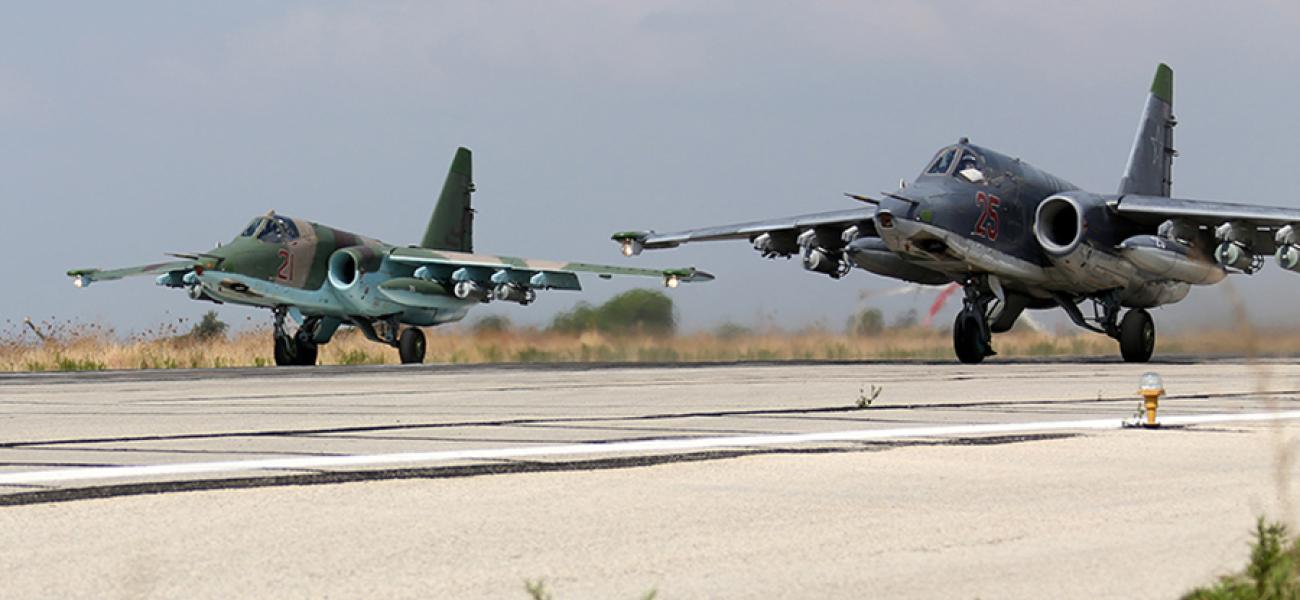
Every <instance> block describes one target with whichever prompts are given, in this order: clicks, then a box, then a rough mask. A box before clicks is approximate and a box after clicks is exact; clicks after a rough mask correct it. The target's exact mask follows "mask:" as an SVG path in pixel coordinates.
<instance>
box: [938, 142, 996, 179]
mask: <svg viewBox="0 0 1300 600" xmlns="http://www.w3.org/2000/svg"><path fill="white" fill-rule="evenodd" d="M968 143H969V142H968V140H967V139H966V138H962V139H961V140H960V141H959V142H958V143H957V145H956V146H949V147H947V148H944V149H943V150H940V151H939V153H938V154H937V155H936V156H935V157H934V160H932V161H931V162H930V167H929V168H927V169H926V170H925V174H926V175H951V176H953V177H957V178H959V179H965V180H966V181H969V182H971V183H982V182H984V181H985V180H986V179H987V177H986V176H985V174H984V169H985V166H984V165H985V161H984V157H982V156H980V154H979V153H978V152H976V151H975V150H974V149H972V148H971V147H970V146H967V144H968Z"/></svg>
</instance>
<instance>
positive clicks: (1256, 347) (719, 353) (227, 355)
mask: <svg viewBox="0 0 1300 600" xmlns="http://www.w3.org/2000/svg"><path fill="white" fill-rule="evenodd" d="M39 327H41V326H38V328H39ZM44 327H45V331H46V333H44V334H43V335H45V337H46V340H45V341H40V340H38V339H37V338H36V337H35V336H34V335H32V334H31V333H30V332H28V331H25V330H13V331H11V332H10V333H9V334H8V335H5V336H3V337H0V371H60V370H62V371H68V370H99V369H160V368H222V367H249V366H270V365H272V364H274V361H273V359H272V356H271V339H270V338H271V336H270V332H269V331H266V330H261V331H250V332H242V333H237V334H234V335H231V336H229V337H226V336H220V337H216V338H212V339H208V340H200V339H197V338H194V337H192V336H188V335H182V334H180V333H179V331H178V328H177V327H167V326H164V327H159V328H157V329H155V330H152V331H148V332H144V333H142V334H138V335H135V336H131V337H128V338H126V339H122V338H121V337H119V336H117V335H116V334H114V333H113V332H112V331H111V330H103V329H96V328H94V327H93V326H85V327H83V326H77V325H76V324H74V323H64V324H61V325H55V326H51V325H49V324H45V326H44ZM73 331H75V332H78V333H77V334H75V335H70V334H67V333H66V332H73ZM428 342H429V343H428V353H427V356H426V358H425V362H430V363H500V362H712V361H737V360H825V359H830V360H857V359H879V358H922V359H940V360H948V359H951V358H952V349H951V337H950V334H949V333H948V332H947V331H943V330H937V329H928V328H921V327H916V328H907V329H893V330H886V331H884V332H882V333H880V334H878V335H874V336H868V337H862V336H849V335H845V334H839V333H831V332H825V331H810V332H797V333H795V332H775V333H758V334H755V333H742V334H739V335H718V334H711V333H695V334H686V335H678V336H669V337H645V336H624V337H613V336H605V335H601V334H598V333H594V332H592V333H586V334H583V335H579V336H572V335H563V334H556V333H549V332H545V331H539V330H533V329H517V330H512V331H508V332H481V333H472V332H469V331H466V330H463V329H459V330H437V329H434V330H431V331H429V336H428ZM995 343H996V348H997V349H998V352H999V354H1000V355H1001V356H1003V357H1026V356H1090V355H1102V356H1113V355H1117V354H1118V351H1117V348H1116V345H1115V342H1114V341H1112V340H1110V339H1107V338H1105V337H1104V336H1100V335H1096V334H1090V333H1086V332H1078V333H1074V332H1071V333H1068V334H1049V333H1040V332H1034V331H1014V332H1011V333H1008V334H1003V335H999V336H998V337H997V338H996V340H995ZM1157 351H1158V352H1159V353H1161V354H1164V355H1169V354H1183V353H1210V354H1246V353H1258V354H1265V355H1296V354H1300V331H1289V332H1286V333H1275V334H1274V335H1270V336H1267V337H1256V338H1254V339H1251V338H1250V336H1245V335H1240V334H1239V333H1238V334H1232V333H1228V332H1222V331H1210V332H1199V333H1191V334H1181V335H1166V336H1164V337H1162V339H1161V340H1160V343H1159V346H1158V348H1157ZM396 362H397V352H396V350H394V349H392V348H388V347H385V346H381V345H379V344H375V343H373V342H370V341H368V340H366V339H364V338H363V337H362V336H360V335H359V334H357V333H356V332H355V331H343V332H340V333H339V334H338V335H337V336H336V337H335V339H334V341H332V342H331V343H329V344H327V345H325V346H322V347H321V352H320V363H321V364H327V365H337V364H392V363H396Z"/></svg>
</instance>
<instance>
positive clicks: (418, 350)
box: [397, 327, 424, 365]
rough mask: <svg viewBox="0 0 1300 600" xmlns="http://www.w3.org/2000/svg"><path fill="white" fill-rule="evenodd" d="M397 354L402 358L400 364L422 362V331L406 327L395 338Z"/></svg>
mask: <svg viewBox="0 0 1300 600" xmlns="http://www.w3.org/2000/svg"><path fill="white" fill-rule="evenodd" d="M397 354H398V355H399V356H401V357H402V364H404V365H409V364H412V363H422V362H424V331H421V330H420V329H419V328H418V327H408V328H407V329H406V330H405V331H403V332H402V335H401V336H399V337H398V338H397Z"/></svg>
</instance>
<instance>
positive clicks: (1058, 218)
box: [1034, 192, 1136, 289]
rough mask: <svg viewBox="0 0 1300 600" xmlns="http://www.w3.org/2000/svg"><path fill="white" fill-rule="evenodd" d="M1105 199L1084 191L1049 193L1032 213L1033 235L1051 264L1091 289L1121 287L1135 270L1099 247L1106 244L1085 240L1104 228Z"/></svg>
mask: <svg viewBox="0 0 1300 600" xmlns="http://www.w3.org/2000/svg"><path fill="white" fill-rule="evenodd" d="M1106 210H1107V209H1106V201H1105V199H1104V198H1102V197H1101V196H1097V195H1094V194H1089V193H1086V192H1065V193H1062V194H1054V195H1052V196H1049V197H1048V198H1047V199H1046V200H1044V201H1043V202H1042V203H1041V204H1039V205H1038V210H1037V212H1036V213H1035V214H1034V238H1035V239H1036V240H1038V245H1039V246H1040V247H1041V248H1042V249H1043V253H1045V254H1046V255H1047V258H1048V260H1050V261H1051V262H1052V264H1053V266H1055V267H1057V268H1058V269H1059V270H1060V271H1061V272H1062V273H1064V274H1066V275H1068V277H1069V279H1070V280H1072V281H1075V282H1077V283H1079V284H1081V285H1082V286H1083V287H1087V288H1091V289H1105V288H1109V287H1116V288H1119V287H1125V286H1127V285H1128V283H1129V282H1130V281H1131V279H1132V275H1133V273H1134V271H1135V270H1136V269H1135V267H1134V265H1133V264H1132V263H1130V262H1128V261H1126V260H1123V259H1122V258H1120V257H1119V256H1117V255H1114V254H1111V253H1109V252H1106V251H1103V250H1101V249H1100V248H1099V247H1103V246H1104V247H1108V246H1110V245H1113V244H1114V242H1110V243H1109V244H1096V246H1094V244H1091V243H1088V242H1089V238H1090V236H1092V235H1095V234H1096V232H1099V231H1106V230H1107V228H1108V223H1107V222H1106V221H1107V219H1106Z"/></svg>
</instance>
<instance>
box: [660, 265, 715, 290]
mask: <svg viewBox="0 0 1300 600" xmlns="http://www.w3.org/2000/svg"><path fill="white" fill-rule="evenodd" d="M705 281H713V274H711V273H708V272H705V271H701V270H699V269H696V268H695V267H687V268H685V269H664V287H669V288H675V287H677V286H679V285H681V284H683V283H701V282H705Z"/></svg>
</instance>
